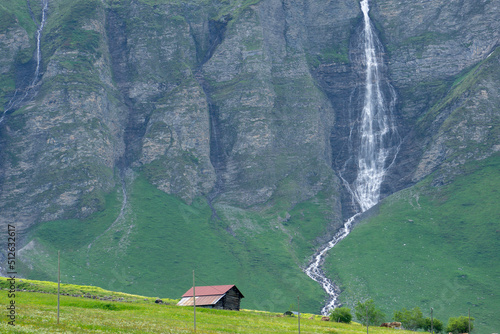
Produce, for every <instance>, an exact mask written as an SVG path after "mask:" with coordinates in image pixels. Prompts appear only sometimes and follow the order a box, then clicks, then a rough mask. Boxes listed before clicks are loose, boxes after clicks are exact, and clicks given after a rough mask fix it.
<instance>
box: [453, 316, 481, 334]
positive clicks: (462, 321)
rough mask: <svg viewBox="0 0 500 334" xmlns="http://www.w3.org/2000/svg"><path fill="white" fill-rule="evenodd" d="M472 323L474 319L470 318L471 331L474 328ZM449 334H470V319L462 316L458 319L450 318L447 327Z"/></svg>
mask: <svg viewBox="0 0 500 334" xmlns="http://www.w3.org/2000/svg"><path fill="white" fill-rule="evenodd" d="M472 321H474V318H472V317H471V318H470V329H471V330H472V329H473V328H474V326H473V324H472ZM446 331H447V332H448V333H450V332H451V333H454V334H457V333H468V332H469V318H468V317H465V316H460V317H458V318H450V319H449V320H448V326H447V327H446Z"/></svg>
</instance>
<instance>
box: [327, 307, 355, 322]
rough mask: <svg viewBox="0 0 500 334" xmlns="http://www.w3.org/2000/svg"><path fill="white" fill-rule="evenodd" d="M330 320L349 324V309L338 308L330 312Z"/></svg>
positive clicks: (350, 317)
mask: <svg viewBox="0 0 500 334" xmlns="http://www.w3.org/2000/svg"><path fill="white" fill-rule="evenodd" d="M330 320H331V321H336V322H343V323H345V324H349V323H350V322H351V320H352V314H351V309H350V308H348V307H338V308H336V309H333V310H331V311H330Z"/></svg>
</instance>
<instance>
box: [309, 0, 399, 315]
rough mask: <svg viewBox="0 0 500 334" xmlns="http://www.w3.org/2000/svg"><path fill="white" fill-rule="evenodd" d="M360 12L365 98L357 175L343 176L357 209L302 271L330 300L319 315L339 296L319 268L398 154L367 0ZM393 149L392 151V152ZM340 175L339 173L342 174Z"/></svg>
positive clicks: (375, 195) (373, 200) (375, 196)
mask: <svg viewBox="0 0 500 334" xmlns="http://www.w3.org/2000/svg"><path fill="white" fill-rule="evenodd" d="M361 10H362V12H363V18H364V19H363V21H364V28H363V33H362V37H363V38H362V46H363V49H364V58H363V60H362V62H363V65H364V68H365V69H366V73H365V82H364V100H363V107H362V111H361V117H360V120H359V134H360V138H357V139H354V138H350V140H358V141H357V142H356V143H355V145H356V146H357V147H359V151H358V153H357V156H356V159H357V168H358V172H357V176H356V179H355V180H354V182H352V184H349V182H347V181H346V180H345V179H342V180H343V181H344V185H345V186H346V188H347V189H348V191H349V192H350V194H351V196H352V199H353V202H354V203H355V204H356V205H357V206H358V207H359V212H358V213H356V214H355V215H354V216H352V217H351V218H349V219H348V220H347V222H346V223H345V224H344V227H343V228H341V229H340V230H339V231H338V232H337V233H336V234H335V236H334V237H333V238H332V240H331V241H330V242H328V243H327V244H326V245H324V246H323V247H322V248H321V249H320V250H319V252H317V253H316V254H315V255H314V256H313V261H312V262H311V263H310V264H309V266H308V267H307V268H306V269H305V270H304V271H305V273H306V274H307V275H308V276H309V277H311V278H312V279H313V280H315V281H316V282H318V283H319V284H320V285H321V286H322V287H323V289H324V290H325V291H326V293H327V294H328V295H329V300H328V302H327V303H326V305H325V306H324V307H323V309H322V310H321V313H322V314H327V313H328V312H329V311H330V310H331V309H332V308H335V307H337V306H339V302H338V297H339V294H340V289H339V288H338V287H337V286H336V285H335V284H334V283H333V282H332V281H331V280H330V279H329V278H328V277H326V276H325V274H324V273H323V271H322V269H321V265H322V264H323V262H324V259H325V256H326V254H327V252H328V251H329V250H330V249H332V248H333V247H334V246H335V245H336V244H338V243H339V242H340V241H341V240H343V239H344V238H345V237H346V236H347V235H348V234H349V232H350V231H351V228H352V224H353V222H354V221H355V219H356V218H357V217H358V216H359V215H360V214H361V213H362V212H364V211H366V210H368V209H370V208H371V207H372V206H374V205H375V204H377V202H378V201H379V197H380V186H381V184H382V181H383V180H384V175H385V172H386V170H387V167H386V165H387V160H388V157H389V156H390V155H392V154H394V157H393V161H394V158H395V154H397V147H396V148H395V147H394V146H391V140H390V137H391V135H392V134H393V133H394V131H395V129H394V126H393V125H392V123H393V122H392V113H391V110H390V109H391V108H392V106H394V104H395V98H396V97H395V94H394V90H393V88H392V86H390V85H389V84H388V90H389V92H390V101H389V102H387V101H386V99H385V98H384V94H383V92H382V88H381V81H382V79H383V78H382V75H381V72H380V67H381V64H379V62H380V61H381V60H380V59H379V58H381V57H380V56H379V57H377V44H379V43H380V42H379V41H378V40H377V36H376V35H375V33H374V31H373V28H372V23H371V20H370V17H369V15H368V13H369V10H370V8H369V3H368V0H362V1H361ZM394 151H396V152H395V153H393V152H394ZM341 177H342V176H341Z"/></svg>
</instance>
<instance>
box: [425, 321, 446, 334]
mask: <svg viewBox="0 0 500 334" xmlns="http://www.w3.org/2000/svg"><path fill="white" fill-rule="evenodd" d="M432 322H433V329H434V333H441V332H442V331H443V322H442V321H441V320H438V319H433V321H432ZM422 329H423V330H424V331H427V332H430V331H431V318H425V319H424V324H423V326H422Z"/></svg>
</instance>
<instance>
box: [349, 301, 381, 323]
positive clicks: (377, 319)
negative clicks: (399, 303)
mask: <svg viewBox="0 0 500 334" xmlns="http://www.w3.org/2000/svg"><path fill="white" fill-rule="evenodd" d="M367 308H368V318H367ZM354 310H355V314H356V318H357V319H358V320H359V321H360V322H361V323H362V324H363V325H366V324H367V322H368V325H379V324H380V323H382V322H384V317H385V314H384V313H383V312H382V311H381V310H380V309H378V308H377V307H375V303H374V301H373V299H370V300H367V301H366V302H364V303H362V302H358V304H356V307H355V308H354Z"/></svg>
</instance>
